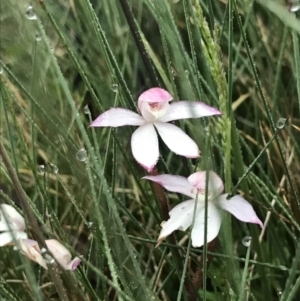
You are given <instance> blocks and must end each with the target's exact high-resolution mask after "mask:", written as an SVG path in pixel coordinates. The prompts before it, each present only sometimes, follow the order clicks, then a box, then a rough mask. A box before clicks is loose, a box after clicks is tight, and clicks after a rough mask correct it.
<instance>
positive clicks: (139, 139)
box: [91, 88, 221, 171]
mask: <svg viewBox="0 0 300 301" xmlns="http://www.w3.org/2000/svg"><path fill="white" fill-rule="evenodd" d="M172 99H173V97H172V96H171V94H170V93H169V92H167V91H166V90H163V89H161V88H151V89H149V90H147V91H145V92H144V93H142V94H141V95H140V97H139V99H138V108H139V111H140V113H141V115H138V114H137V113H135V112H132V111H130V110H127V109H122V108H112V109H110V110H108V111H106V112H104V113H103V114H101V115H100V116H98V118H97V119H95V120H94V121H93V122H92V124H91V126H92V127H107V126H111V127H120V126H124V125H133V126H139V128H138V129H136V130H135V132H134V133H133V134H132V137H131V150H132V154H133V157H134V158H135V159H136V161H137V162H138V163H139V164H140V165H141V166H143V167H144V168H145V169H146V170H147V171H151V170H152V169H153V167H154V166H155V164H156V162H157V160H158V157H159V148H158V137H157V133H156V131H157V132H158V134H159V135H160V137H161V138H162V140H163V141H164V142H165V144H166V145H167V146H168V147H169V149H170V150H171V151H173V152H174V153H176V154H178V155H181V156H185V157H187V158H197V157H199V154H200V151H199V149H198V146H197V144H196V143H195V142H194V141H193V140H192V139H191V138H190V137H189V136H188V135H186V134H185V133H184V132H183V131H182V130H181V129H180V128H178V127H177V126H175V125H174V124H170V123H168V122H169V121H173V120H179V119H186V118H199V117H204V116H212V115H220V114H221V112H220V111H219V110H217V109H215V108H213V107H210V106H208V105H206V104H205V103H202V102H197V101H178V102H175V103H172V104H169V102H170V101H171V100H172Z"/></svg>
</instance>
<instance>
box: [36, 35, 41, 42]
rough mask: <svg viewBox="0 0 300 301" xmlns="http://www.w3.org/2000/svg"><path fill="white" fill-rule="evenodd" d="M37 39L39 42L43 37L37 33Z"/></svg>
mask: <svg viewBox="0 0 300 301" xmlns="http://www.w3.org/2000/svg"><path fill="white" fill-rule="evenodd" d="M35 40H36V41H37V42H40V41H41V40H42V37H41V36H40V35H39V34H38V33H37V34H36V35H35Z"/></svg>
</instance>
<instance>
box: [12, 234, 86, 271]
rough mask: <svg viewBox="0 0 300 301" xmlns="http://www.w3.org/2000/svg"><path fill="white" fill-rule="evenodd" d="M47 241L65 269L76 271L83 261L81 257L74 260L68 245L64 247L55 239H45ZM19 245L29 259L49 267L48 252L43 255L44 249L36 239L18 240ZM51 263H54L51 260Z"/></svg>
mask: <svg viewBox="0 0 300 301" xmlns="http://www.w3.org/2000/svg"><path fill="white" fill-rule="evenodd" d="M45 243H46V245H47V248H48V250H49V253H50V254H51V255H52V256H53V258H54V259H55V261H56V262H57V263H58V264H59V265H60V266H61V267H62V268H63V269H65V270H71V271H74V270H75V269H76V268H77V266H78V265H79V264H80V262H81V260H80V258H78V257H75V258H74V259H73V260H72V256H71V253H70V252H69V250H68V249H67V248H66V247H64V246H63V245H62V244H61V243H60V242H59V241H57V240H55V239H47V240H45ZM18 247H19V248H20V250H21V252H22V253H23V254H24V255H25V256H26V257H27V258H28V259H30V260H32V261H35V262H37V263H38V264H39V265H41V266H42V267H43V268H44V269H48V268H47V264H46V262H49V260H47V258H46V257H47V256H48V254H46V255H44V256H43V255H42V251H41V249H40V247H39V245H38V243H37V242H36V241H35V240H31V239H20V240H19V241H18ZM48 257H49V256H48ZM49 258H51V257H49ZM50 263H52V262H51V260H50Z"/></svg>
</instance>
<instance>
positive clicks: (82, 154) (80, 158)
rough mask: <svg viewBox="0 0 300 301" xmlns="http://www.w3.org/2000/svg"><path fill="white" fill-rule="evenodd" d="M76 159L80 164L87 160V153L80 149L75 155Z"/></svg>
mask: <svg viewBox="0 0 300 301" xmlns="http://www.w3.org/2000/svg"><path fill="white" fill-rule="evenodd" d="M76 159H77V160H78V161H81V162H85V161H86V159H87V151H86V150H85V149H84V148H81V149H80V150H79V151H78V152H77V153H76Z"/></svg>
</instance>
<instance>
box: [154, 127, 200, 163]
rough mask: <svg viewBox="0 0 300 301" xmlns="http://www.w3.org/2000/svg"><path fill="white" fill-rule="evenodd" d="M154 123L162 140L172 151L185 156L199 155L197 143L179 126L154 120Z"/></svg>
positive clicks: (195, 156)
mask: <svg viewBox="0 0 300 301" xmlns="http://www.w3.org/2000/svg"><path fill="white" fill-rule="evenodd" d="M154 125H155V127H156V129H157V131H158V133H159V135H160V136H161V138H162V140H163V141H164V143H165V144H166V145H167V146H168V148H169V149H170V150H171V151H172V152H174V153H175V154H177V155H181V156H184V157H187V158H198V157H199V154H200V151H199V148H198V146H197V144H196V143H195V141H194V140H192V139H191V138H190V137H189V136H188V135H187V134H186V133H184V132H183V131H182V130H181V129H180V128H179V127H177V126H175V125H173V124H170V123H162V122H155V123H154Z"/></svg>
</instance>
